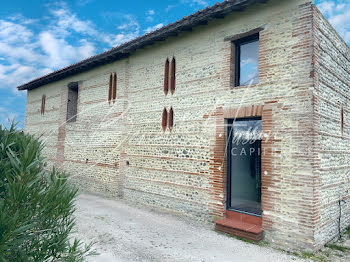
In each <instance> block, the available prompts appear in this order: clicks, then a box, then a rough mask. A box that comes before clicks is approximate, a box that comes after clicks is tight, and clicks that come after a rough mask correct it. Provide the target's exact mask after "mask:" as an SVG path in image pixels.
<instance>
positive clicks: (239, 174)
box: [227, 118, 262, 216]
mask: <svg viewBox="0 0 350 262" xmlns="http://www.w3.org/2000/svg"><path fill="white" fill-rule="evenodd" d="M261 133H262V122H261V118H242V119H229V120H228V132H227V138H228V139H227V142H228V144H227V164H228V166H227V209H228V210H233V211H237V212H242V213H247V214H252V215H257V216H260V215H261Z"/></svg>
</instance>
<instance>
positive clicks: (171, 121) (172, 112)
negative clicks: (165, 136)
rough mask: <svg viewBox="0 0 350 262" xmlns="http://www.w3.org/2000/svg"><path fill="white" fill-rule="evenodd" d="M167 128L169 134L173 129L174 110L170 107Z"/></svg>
mask: <svg viewBox="0 0 350 262" xmlns="http://www.w3.org/2000/svg"><path fill="white" fill-rule="evenodd" d="M168 127H169V130H170V132H171V130H173V127H174V110H173V108H172V107H170V111H169V121H168Z"/></svg>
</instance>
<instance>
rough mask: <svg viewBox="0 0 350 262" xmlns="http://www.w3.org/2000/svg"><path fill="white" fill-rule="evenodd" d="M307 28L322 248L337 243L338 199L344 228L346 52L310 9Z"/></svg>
mask: <svg viewBox="0 0 350 262" xmlns="http://www.w3.org/2000/svg"><path fill="white" fill-rule="evenodd" d="M313 23H314V38H315V44H314V45H315V49H314V52H315V55H314V63H315V77H314V79H315V92H314V108H315V116H314V121H315V135H316V137H317V140H315V142H316V143H315V156H316V158H315V167H316V168H315V172H316V173H317V175H318V177H319V178H318V179H317V181H316V182H317V184H316V185H317V186H316V188H317V195H318V200H319V203H318V204H317V205H316V206H315V208H316V209H318V210H319V217H318V219H317V223H316V225H315V241H316V242H318V243H320V244H324V243H326V242H328V241H330V240H331V239H332V238H335V237H338V229H339V226H338V219H339V212H340V207H339V200H340V199H341V200H345V201H346V202H345V203H344V202H341V208H342V216H341V225H340V228H341V231H343V230H344V229H345V227H347V226H348V225H349V224H350V125H349V119H350V107H349V105H350V95H349V87H350V48H349V46H348V45H347V44H346V43H345V42H344V40H343V39H342V38H341V37H340V36H339V35H338V34H337V32H336V31H335V30H334V29H333V28H332V26H331V25H330V24H329V23H328V21H327V20H326V19H325V18H324V17H323V16H322V14H321V13H320V11H319V10H318V9H317V8H316V7H315V8H314V22H313ZM342 114H343V116H342ZM342 119H343V121H342ZM342 122H343V123H342ZM342 126H343V128H342Z"/></svg>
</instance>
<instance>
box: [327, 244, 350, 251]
mask: <svg viewBox="0 0 350 262" xmlns="http://www.w3.org/2000/svg"><path fill="white" fill-rule="evenodd" d="M327 247H329V248H330V249H334V250H338V251H341V252H349V251H350V248H348V247H343V246H339V245H337V244H328V245H327Z"/></svg>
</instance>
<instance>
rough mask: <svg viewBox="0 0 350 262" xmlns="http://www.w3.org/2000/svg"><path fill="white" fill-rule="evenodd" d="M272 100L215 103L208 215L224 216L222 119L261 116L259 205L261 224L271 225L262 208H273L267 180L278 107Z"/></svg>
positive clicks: (224, 149) (224, 132)
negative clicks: (226, 104)
mask: <svg viewBox="0 0 350 262" xmlns="http://www.w3.org/2000/svg"><path fill="white" fill-rule="evenodd" d="M280 106H281V105H280V104H278V103H277V102H276V101H272V102H270V103H265V104H264V105H250V106H238V107H218V108H216V111H215V113H214V119H215V122H216V123H215V126H216V134H215V141H213V144H212V147H211V155H210V157H211V159H210V160H211V162H210V183H211V186H212V187H211V191H210V193H211V197H212V201H213V203H215V204H213V205H212V206H211V212H212V215H213V217H214V220H215V218H225V217H226V193H227V192H226V191H227V190H226V178H227V168H226V165H227V161H226V155H227V152H226V148H227V147H226V135H227V134H226V121H227V119H235V118H246V117H261V120H262V133H263V137H262V143H261V208H262V220H263V222H262V227H263V229H271V228H272V222H271V219H269V217H268V216H266V215H265V214H264V211H266V210H272V209H273V200H272V199H270V198H269V192H268V187H269V185H270V184H271V177H272V170H273V168H272V160H273V150H272V149H273V137H270V136H271V132H272V129H273V119H272V112H273V110H274V109H275V108H280Z"/></svg>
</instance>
